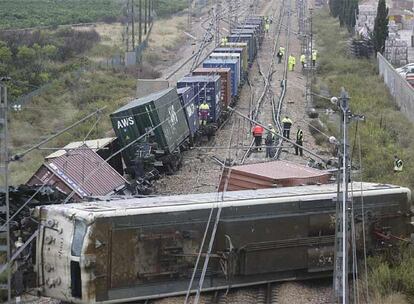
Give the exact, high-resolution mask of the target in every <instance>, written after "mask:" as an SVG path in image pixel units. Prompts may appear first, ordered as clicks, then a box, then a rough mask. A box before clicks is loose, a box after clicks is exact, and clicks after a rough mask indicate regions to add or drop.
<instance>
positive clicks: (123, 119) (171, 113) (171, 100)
mask: <svg viewBox="0 0 414 304" xmlns="http://www.w3.org/2000/svg"><path fill="white" fill-rule="evenodd" d="M110 117H111V121H112V126H113V128H114V131H115V134H116V136H117V137H118V138H119V140H120V144H121V145H122V146H123V147H125V146H127V145H128V144H131V143H133V144H131V146H130V147H128V148H127V149H126V150H125V153H124V154H123V157H124V161H125V163H126V165H127V167H132V166H133V162H134V159H135V158H136V156H137V152H139V151H141V149H142V147H143V145H145V144H147V143H150V144H154V145H155V151H156V153H157V154H158V155H166V154H171V153H173V152H176V150H177V149H178V148H179V146H180V145H181V144H182V143H183V142H184V141H185V140H186V139H187V138H188V136H189V134H190V131H189V129H188V125H187V122H186V118H185V114H184V111H183V108H182V106H181V102H180V99H179V97H178V94H177V90H176V89H175V88H169V89H166V90H163V91H160V92H157V93H153V94H150V95H147V96H145V97H141V98H138V99H135V100H133V101H131V102H130V103H128V104H127V105H125V106H123V107H121V108H120V109H118V110H117V111H115V112H114V113H112V114H111V115H110ZM158 125H159V126H158ZM156 126H158V127H157V128H155V130H153V131H151V132H150V133H149V134H148V135H147V136H145V137H144V138H142V139H141V140H139V141H137V139H138V138H139V137H140V136H142V135H144V134H145V133H147V132H148V131H150V130H151V129H152V128H154V127H156Z"/></svg>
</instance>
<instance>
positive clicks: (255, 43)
mask: <svg viewBox="0 0 414 304" xmlns="http://www.w3.org/2000/svg"><path fill="white" fill-rule="evenodd" d="M231 35H241V36H242V35H250V36H251V41H252V45H253V58H255V57H256V55H257V50H258V48H259V41H258V37H256V36H255V33H254V30H249V29H242V30H236V29H234V30H232V31H231Z"/></svg>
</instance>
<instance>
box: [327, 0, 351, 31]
mask: <svg viewBox="0 0 414 304" xmlns="http://www.w3.org/2000/svg"><path fill="white" fill-rule="evenodd" d="M329 7H330V10H331V14H332V16H334V17H338V18H339V23H340V25H341V27H343V26H346V28H347V29H348V31H349V32H352V31H353V29H354V27H355V22H356V16H357V14H358V0H331V1H329Z"/></svg>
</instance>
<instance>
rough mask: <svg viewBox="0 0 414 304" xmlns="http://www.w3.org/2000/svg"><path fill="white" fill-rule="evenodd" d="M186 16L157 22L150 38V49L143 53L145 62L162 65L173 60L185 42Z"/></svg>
mask: <svg viewBox="0 0 414 304" xmlns="http://www.w3.org/2000/svg"><path fill="white" fill-rule="evenodd" d="M186 20H187V19H186V17H185V16H174V17H171V18H166V19H161V20H157V21H156V22H155V23H154V26H153V28H152V32H151V35H150V37H149V41H148V42H149V44H148V48H147V49H146V50H145V51H144V53H143V58H144V61H145V62H148V63H150V64H152V65H160V64H162V63H163V62H164V61H168V60H173V59H174V58H175V56H176V54H174V51H176V50H178V49H179V47H180V46H181V45H182V44H183V42H184V41H185V37H186V36H185V34H184V30H185V24H186Z"/></svg>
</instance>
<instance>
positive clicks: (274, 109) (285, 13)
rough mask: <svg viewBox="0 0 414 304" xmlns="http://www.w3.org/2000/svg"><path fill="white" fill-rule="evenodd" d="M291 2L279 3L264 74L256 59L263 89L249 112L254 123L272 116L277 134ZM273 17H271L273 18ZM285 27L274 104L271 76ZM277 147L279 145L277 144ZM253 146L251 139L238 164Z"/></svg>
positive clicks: (285, 75)
mask: <svg viewBox="0 0 414 304" xmlns="http://www.w3.org/2000/svg"><path fill="white" fill-rule="evenodd" d="M290 1H291V0H284V1H283V2H282V3H281V6H280V8H279V16H278V17H277V26H276V31H275V34H274V38H273V43H272V49H271V52H270V58H271V61H270V64H269V63H268V64H269V69H268V70H267V72H264V69H263V68H262V64H261V63H260V60H259V58H258V59H257V61H256V62H257V65H258V69H259V73H260V75H261V77H262V80H263V82H264V88H263V91H262V93H261V94H260V96H259V98H258V99H257V101H256V103H255V106H254V108H253V109H252V110H249V117H250V118H252V119H253V120H256V121H260V120H261V119H262V120H265V119H269V117H266V118H264V117H262V115H261V114H262V113H269V111H270V113H271V114H272V117H271V118H270V119H271V120H268V121H269V122H270V121H273V123H274V125H275V126H276V127H277V129H278V131H279V133H281V132H282V126H281V124H280V114H281V110H282V104H283V99H284V97H285V95H286V94H285V93H286V85H285V84H286V80H287V69H288V60H287V58H288V54H289V45H290V43H289V39H290V15H291V2H290ZM274 17H275V16H273V18H274ZM285 19H286V25H285V24H284V20H285ZM285 27H286V28H287V33H286V35H285V50H286V51H285V57H284V64H283V79H282V82H283V84H284V85H283V87H282V90H281V94H280V96H279V98H278V102H277V103H276V102H275V101H274V96H275V93H274V90H273V89H272V80H273V75H274V74H275V73H276V72H277V70H276V69H275V58H276V53H277V51H278V49H279V47H280V46H281V34H282V31H283V29H285ZM266 104H269V105H270V106H271V109H264V106H265V105H266ZM281 144H282V142H281V141H280V146H281ZM278 145H279V143H278ZM253 146H254V139H252V140H251V141H250V143H249V148H248V149H247V150H246V151H245V152H244V154H243V156H242V158H241V160H240V163H241V164H244V163H246V161H247V159H248V158H249V157H250V156H251V155H252V151H253Z"/></svg>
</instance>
